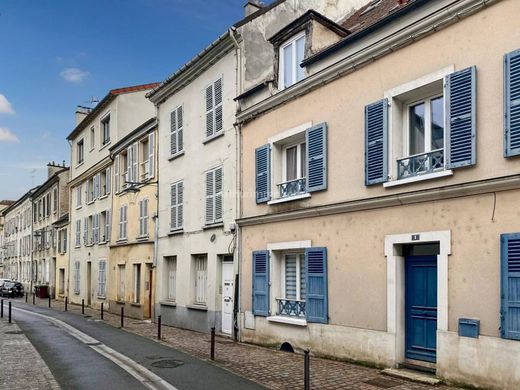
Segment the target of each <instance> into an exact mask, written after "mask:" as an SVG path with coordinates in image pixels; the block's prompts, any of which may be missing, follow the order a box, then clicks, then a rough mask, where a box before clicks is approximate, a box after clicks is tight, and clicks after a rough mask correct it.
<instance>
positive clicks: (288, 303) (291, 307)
mask: <svg viewBox="0 0 520 390" xmlns="http://www.w3.org/2000/svg"><path fill="white" fill-rule="evenodd" d="M276 301H277V302H278V314H279V315H283V316H292V317H302V318H305V301H297V300H295V299H282V298H276Z"/></svg>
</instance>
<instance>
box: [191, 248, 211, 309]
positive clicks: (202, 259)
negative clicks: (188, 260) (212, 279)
mask: <svg viewBox="0 0 520 390" xmlns="http://www.w3.org/2000/svg"><path fill="white" fill-rule="evenodd" d="M200 264H203V265H204V269H199V265H200ZM201 268H202V267H201ZM193 270H194V273H193V276H194V283H193V288H194V294H193V303H194V305H197V306H206V305H207V304H208V255H207V254H200V255H196V256H194V262H193ZM199 272H204V274H203V276H204V278H203V280H202V287H201V288H202V290H200V291H199V287H200V286H201V281H199ZM203 298H204V299H203Z"/></svg>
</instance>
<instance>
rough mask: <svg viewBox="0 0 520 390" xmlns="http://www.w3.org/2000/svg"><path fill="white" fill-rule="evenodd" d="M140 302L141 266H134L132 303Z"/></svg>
mask: <svg viewBox="0 0 520 390" xmlns="http://www.w3.org/2000/svg"><path fill="white" fill-rule="evenodd" d="M140 302H141V264H134V303H140Z"/></svg>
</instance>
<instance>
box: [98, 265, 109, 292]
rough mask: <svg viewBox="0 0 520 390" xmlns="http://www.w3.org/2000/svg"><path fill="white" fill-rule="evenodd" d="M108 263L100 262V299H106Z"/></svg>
mask: <svg viewBox="0 0 520 390" xmlns="http://www.w3.org/2000/svg"><path fill="white" fill-rule="evenodd" d="M106 264H107V263H106V261H105V260H100V261H99V270H98V272H99V273H98V297H100V298H104V297H105V296H106V282H107V272H106Z"/></svg>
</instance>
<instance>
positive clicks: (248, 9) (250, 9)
mask: <svg viewBox="0 0 520 390" xmlns="http://www.w3.org/2000/svg"><path fill="white" fill-rule="evenodd" d="M262 7H263V4H262V2H260V1H259V0H249V1H248V2H247V3H246V5H244V14H245V15H244V16H245V17H248V16H249V15H251V14H254V13H255V12H256V11H258V10H260V9H262Z"/></svg>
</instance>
